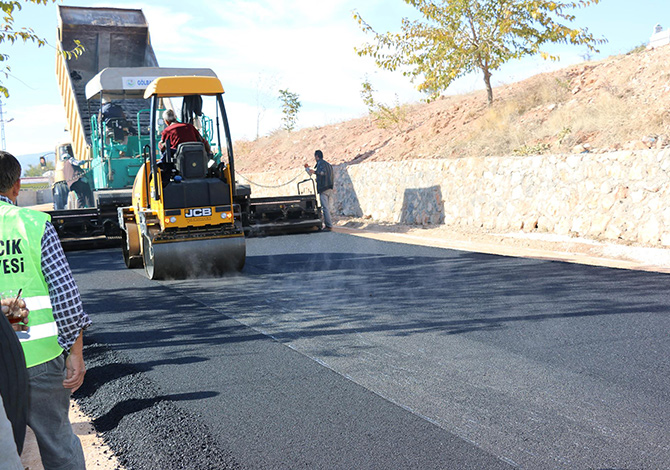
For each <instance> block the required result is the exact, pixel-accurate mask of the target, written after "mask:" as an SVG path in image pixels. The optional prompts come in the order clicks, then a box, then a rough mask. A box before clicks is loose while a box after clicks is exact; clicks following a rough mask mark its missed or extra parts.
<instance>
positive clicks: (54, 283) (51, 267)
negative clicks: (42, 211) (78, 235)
mask: <svg viewBox="0 0 670 470" xmlns="http://www.w3.org/2000/svg"><path fill="white" fill-rule="evenodd" d="M42 273H43V274H44V279H45V280H46V283H47V286H48V288H49V298H50V299H51V308H52V310H53V316H54V320H55V321H56V324H57V325H58V344H59V345H60V347H61V348H63V350H65V351H66V353H68V357H67V359H66V367H67V376H66V379H65V380H64V381H63V386H64V387H65V388H72V389H73V390H76V389H77V388H79V386H81V383H82V382H83V380H84V374H85V373H86V366H85V364H84V356H83V352H82V351H83V344H84V343H83V330H85V329H86V328H88V327H89V325H90V324H91V319H90V318H89V317H88V315H87V314H86V312H85V311H84V308H83V305H82V303H81V297H80V295H79V289H78V288H77V284H76V283H75V281H74V277H73V276H72V271H71V270H70V265H69V264H68V262H67V258H66V257H65V253H63V247H62V246H61V244H60V240H59V239H58V235H57V234H56V230H55V229H54V227H53V225H51V223H47V225H46V229H45V231H44V236H43V237H42Z"/></svg>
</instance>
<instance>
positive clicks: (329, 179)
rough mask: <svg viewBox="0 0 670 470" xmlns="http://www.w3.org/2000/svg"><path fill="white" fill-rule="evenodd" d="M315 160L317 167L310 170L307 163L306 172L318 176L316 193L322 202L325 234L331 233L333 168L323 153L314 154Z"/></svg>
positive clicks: (319, 151)
mask: <svg viewBox="0 0 670 470" xmlns="http://www.w3.org/2000/svg"><path fill="white" fill-rule="evenodd" d="M314 159H315V160H316V165H315V166H314V168H310V167H309V164H307V163H305V171H307V173H309V174H310V175H316V192H317V193H319V199H320V200H321V208H322V209H323V222H324V225H325V226H324V228H323V230H324V231H325V232H330V231H331V230H332V228H333V219H332V217H331V213H330V211H331V210H332V207H333V206H332V204H333V184H334V178H333V167H332V166H331V164H330V163H328V162H327V161H325V160H324V159H323V152H322V151H321V150H317V151H316V152H314Z"/></svg>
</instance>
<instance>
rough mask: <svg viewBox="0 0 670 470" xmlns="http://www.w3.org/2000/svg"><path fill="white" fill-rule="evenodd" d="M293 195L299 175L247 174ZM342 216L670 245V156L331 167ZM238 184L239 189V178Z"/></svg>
mask: <svg viewBox="0 0 670 470" xmlns="http://www.w3.org/2000/svg"><path fill="white" fill-rule="evenodd" d="M245 176H246V177H248V178H249V179H250V180H251V181H253V182H254V183H260V184H262V185H265V186H277V185H278V184H280V183H281V182H286V181H289V180H292V179H294V180H295V181H294V182H293V183H291V184H290V185H287V186H282V187H281V188H276V187H268V188H262V187H259V186H256V185H252V195H253V196H256V197H260V196H271V195H287V194H295V193H296V186H295V182H297V181H300V180H302V179H305V178H306V174H305V172H304V171H302V170H295V171H287V172H272V173H263V174H253V175H245ZM335 178H336V184H335V193H336V196H335V200H336V202H335V210H336V214H338V215H342V216H354V217H368V218H371V219H372V220H373V221H377V222H385V223H403V224H417V225H427V224H444V225H447V226H451V227H454V228H458V227H467V228H469V229H477V230H485V231H494V232H515V231H519V230H523V231H526V232H530V231H537V232H544V233H554V234H558V235H575V236H582V237H586V238H591V239H596V240H609V241H618V242H622V241H623V242H630V243H634V244H640V245H647V246H670V185H669V184H668V183H669V181H670V150H667V149H666V150H645V151H621V152H614V153H606V154H592V153H584V154H579V155H547V156H537V155H536V156H528V157H483V158H460V159H449V160H408V161H401V162H370V163H365V162H364V163H360V164H357V165H340V166H338V167H335ZM241 182H243V183H244V182H245V181H244V180H241Z"/></svg>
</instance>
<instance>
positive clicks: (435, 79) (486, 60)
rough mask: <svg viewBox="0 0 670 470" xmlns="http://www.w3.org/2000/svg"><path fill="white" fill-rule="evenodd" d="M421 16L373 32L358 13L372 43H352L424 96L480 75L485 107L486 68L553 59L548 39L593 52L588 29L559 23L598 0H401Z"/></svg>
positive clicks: (489, 91) (594, 40)
mask: <svg viewBox="0 0 670 470" xmlns="http://www.w3.org/2000/svg"><path fill="white" fill-rule="evenodd" d="M403 1H404V2H405V3H407V4H409V5H411V6H413V7H415V8H417V9H418V10H419V12H420V13H421V15H422V16H423V17H424V18H425V19H426V20H427V21H425V22H422V21H410V20H409V19H407V18H403V19H402V32H400V33H390V32H387V33H383V34H380V33H377V32H376V31H375V30H374V29H373V28H372V26H370V25H369V24H368V23H366V22H365V21H364V20H363V18H362V17H361V16H360V14H359V13H358V12H354V18H355V19H356V20H357V21H358V23H359V24H360V26H361V29H362V30H363V31H364V32H366V33H371V34H373V35H374V37H375V40H376V43H374V44H365V45H364V46H363V47H362V48H356V52H357V53H358V55H359V56H370V57H372V58H373V59H374V60H375V62H376V64H377V66H379V67H381V68H383V69H386V70H391V71H394V70H398V69H402V70H403V74H404V75H405V76H409V77H411V80H412V82H414V81H415V80H417V79H421V80H422V82H421V83H419V85H418V86H417V89H418V90H419V91H422V92H424V93H427V94H428V95H429V97H430V99H434V98H436V97H437V96H439V94H440V92H442V91H444V90H446V89H447V88H448V87H449V85H450V84H451V82H453V81H454V80H455V79H457V78H459V77H461V76H463V75H465V74H468V73H470V72H474V71H477V70H479V71H481V72H482V73H483V75H484V84H485V85H486V93H487V100H488V104H489V106H490V105H491V103H492V102H493V88H492V87H491V75H492V72H493V71H495V70H497V69H498V68H500V66H501V65H503V64H504V63H506V62H508V61H509V60H512V59H519V58H521V57H524V56H531V55H536V54H540V55H541V56H542V57H543V58H545V59H551V60H558V59H559V58H558V56H554V55H550V54H548V53H546V52H544V51H543V50H542V49H541V48H542V47H543V46H544V45H546V44H550V43H561V44H572V45H584V46H586V47H587V48H588V50H590V51H593V52H596V53H597V52H599V51H598V49H596V46H597V45H598V44H603V43H605V42H606V39H604V38H603V39H598V38H595V37H594V36H593V35H592V34H591V33H589V32H588V29H586V28H584V29H579V28H577V29H573V28H570V27H568V26H566V25H565V24H562V23H570V22H572V21H574V19H575V16H574V15H572V14H570V13H569V12H568V11H569V10H571V9H574V8H581V7H586V6H588V5H591V4H597V3H599V2H600V0H574V1H558V0H432V1H431V0H403Z"/></svg>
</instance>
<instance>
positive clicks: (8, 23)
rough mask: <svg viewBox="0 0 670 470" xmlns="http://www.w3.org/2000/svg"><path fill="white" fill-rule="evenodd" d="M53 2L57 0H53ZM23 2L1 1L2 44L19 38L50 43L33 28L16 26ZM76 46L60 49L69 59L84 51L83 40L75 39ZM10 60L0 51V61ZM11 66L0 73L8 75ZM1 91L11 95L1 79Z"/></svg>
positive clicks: (40, 0) (34, 0) (26, 0)
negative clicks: (66, 49) (17, 14)
mask: <svg viewBox="0 0 670 470" xmlns="http://www.w3.org/2000/svg"><path fill="white" fill-rule="evenodd" d="M51 1H52V2H53V3H55V2H56V0H51ZM23 2H24V3H34V4H36V5H47V4H48V3H49V0H23ZM21 8H22V7H21V2H19V1H18V0H10V1H0V10H2V15H3V16H2V25H1V26H0V44H2V43H9V44H10V45H11V44H14V43H15V42H16V41H18V40H22V41H23V42H28V41H31V42H33V43H36V44H37V47H42V46H45V45H47V44H48V42H47V40H46V39H44V38H42V37H40V36H38V35H37V34H36V33H35V31H34V30H33V29H32V28H25V27H24V28H20V29H15V28H14V16H15V15H16V13H17V12H19V11H21ZM74 42H75V48H74V49H72V50H71V51H60V52H61V53H62V54H63V55H64V56H65V57H66V58H67V59H71V58H77V57H79V56H80V55H81V54H82V53H83V52H84V46H82V44H81V42H79V41H76V40H75V41H74ZM8 60H9V55H8V54H4V53H0V62H7V61H8ZM10 71H11V68H10V67H9V66H8V65H5V66H4V67H3V68H2V69H0V73H1V74H3V75H4V76H5V78H6V77H8V76H9V72H10ZM0 93H2V94H4V95H5V97H8V96H9V90H8V89H7V87H5V86H4V85H3V84H2V82H1V81H0Z"/></svg>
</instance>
